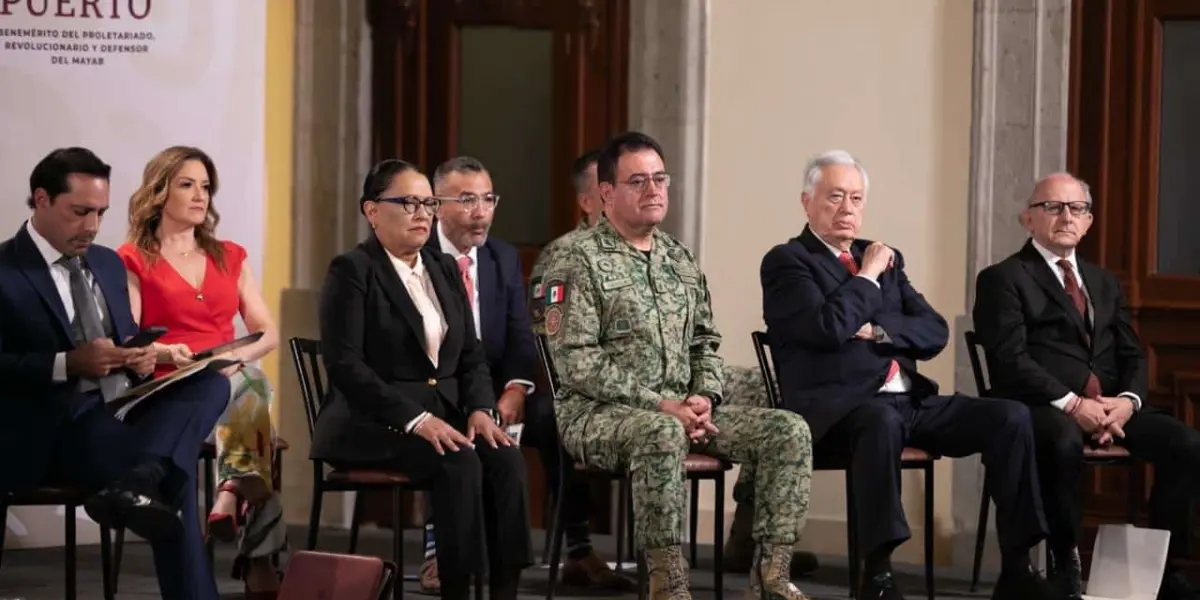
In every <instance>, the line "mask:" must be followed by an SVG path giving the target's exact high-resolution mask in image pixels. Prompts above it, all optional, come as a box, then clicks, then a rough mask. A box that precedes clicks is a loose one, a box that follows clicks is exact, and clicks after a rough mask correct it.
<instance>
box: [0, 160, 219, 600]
mask: <svg viewBox="0 0 1200 600" xmlns="http://www.w3.org/2000/svg"><path fill="white" fill-rule="evenodd" d="M110 170H111V169H110V168H109V166H108V165H106V164H104V162H103V161H101V160H100V159H99V158H98V157H97V156H96V155H95V154H93V153H92V152H90V151H89V150H86V149H84V148H65V149H59V150H55V151H54V152H51V153H50V154H49V155H47V156H46V157H45V158H43V159H42V161H41V162H39V163H38V165H37V166H36V167H35V168H34V170H33V173H32V175H30V178H29V191H30V196H29V200H28V204H29V207H30V208H31V209H32V210H33V215H32V217H31V218H30V219H29V221H28V222H27V223H25V224H24V225H22V226H21V229H20V230H19V231H18V232H17V234H16V236H14V237H12V238H10V239H8V240H6V241H4V242H3V243H2V244H0V494H4V493H7V492H9V491H21V490H25V489H29V488H32V487H35V486H39V485H73V486H80V487H83V488H85V489H94V490H100V491H99V492H98V493H96V494H95V495H94V496H92V497H91V498H89V499H88V500H87V502H86V504H85V505H84V508H85V510H86V511H87V513H88V515H89V516H90V517H91V518H92V519H93V520H95V521H96V522H97V523H99V524H100V525H101V526H103V527H126V528H128V529H129V530H130V531H132V532H134V533H136V534H137V535H139V536H141V537H143V538H145V539H147V540H148V541H149V542H150V544H151V547H152V549H153V551H154V563H155V568H156V570H157V571H158V581H159V587H160V590H161V593H162V597H163V598H168V599H180V598H189V599H191V598H194V599H203V600H216V598H217V590H216V584H215V582H214V581H213V577H212V573H211V571H210V570H209V565H208V561H207V560H206V559H205V557H204V553H203V546H202V542H201V537H200V528H199V522H198V517H197V513H196V494H195V487H194V486H195V481H196V463H197V460H198V456H199V453H200V445H201V443H202V442H203V441H204V439H205V438H206V437H208V435H209V433H211V432H212V428H213V426H214V425H215V424H216V422H217V419H218V418H219V417H220V416H221V412H222V411H223V410H224V409H225V405H226V404H227V403H228V401H229V380H228V379H226V378H225V377H222V376H221V375H220V374H218V373H216V372H208V371H206V372H202V373H199V374H197V375H194V376H192V377H190V378H189V379H187V380H185V381H182V382H179V383H177V384H175V385H172V386H171V387H168V388H167V389H164V390H162V391H161V392H159V393H157V394H155V395H154V396H153V397H151V398H148V399H147V400H146V401H145V402H143V403H141V404H139V405H138V406H137V407H135V408H133V409H132V410H131V411H130V412H129V414H128V415H126V417H125V418H124V420H118V419H116V418H115V417H114V416H113V415H112V414H111V412H110V411H109V410H107V409H106V407H105V404H106V401H110V400H114V399H119V398H120V397H121V396H122V394H123V393H124V392H125V391H126V390H128V389H129V387H130V386H131V385H135V384H137V383H140V382H141V381H143V380H144V379H145V378H146V377H147V376H148V375H149V374H151V373H152V372H153V370H154V361H155V354H154V351H153V350H151V349H150V348H149V347H148V346H147V347H145V348H138V349H133V348H122V347H120V346H119V344H121V343H122V342H124V341H125V340H127V339H128V338H130V337H132V336H133V335H134V334H136V333H137V324H136V323H134V321H133V315H132V313H131V312H130V309H129V296H128V292H127V288H126V285H125V269H124V266H123V265H122V263H121V259H120V258H118V257H117V254H116V253H115V252H113V251H112V250H111V249H109V248H104V247H102V246H97V245H93V244H92V241H93V240H94V239H95V237H96V233H97V232H98V231H99V228H100V221H101V219H102V218H103V216H104V213H105V211H107V210H108V196H109V187H108V182H109V173H110ZM176 511H181V515H179V516H177V514H176ZM67 518H72V519H73V518H75V517H74V515H68V516H67ZM181 519H182V520H181Z"/></svg>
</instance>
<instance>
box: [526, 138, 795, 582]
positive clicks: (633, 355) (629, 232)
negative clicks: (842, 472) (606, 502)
mask: <svg viewBox="0 0 1200 600" xmlns="http://www.w3.org/2000/svg"><path fill="white" fill-rule="evenodd" d="M597 171H598V177H599V180H600V187H601V192H602V194H603V196H604V208H605V215H606V217H607V220H606V221H604V222H602V223H600V224H599V225H597V226H596V227H594V228H592V229H589V230H588V231H586V232H583V233H581V234H579V237H578V238H577V239H575V240H574V241H573V242H572V243H571V244H569V245H568V246H567V247H565V248H563V249H562V250H561V251H560V252H559V256H557V257H556V258H555V260H554V262H553V264H551V265H550V267H549V268H548V269H547V271H546V274H545V277H544V279H543V281H542V284H543V290H542V291H543V292H544V295H545V302H546V309H545V313H544V319H545V323H544V326H545V331H546V335H547V337H548V339H549V341H550V350H551V354H552V357H553V359H554V363H555V365H556V367H557V370H558V375H559V378H560V380H561V383H562V390H561V394H560V397H559V398H557V401H556V403H555V416H556V418H557V422H558V429H559V434H560V436H561V438H562V440H563V444H564V445H565V446H566V448H567V450H568V451H569V452H570V453H571V454H572V455H573V456H574V457H575V458H576V459H578V460H581V461H583V462H584V463H586V464H590V465H595V466H597V467H601V468H606V469H613V470H617V469H627V470H628V471H629V473H630V477H631V479H632V485H633V504H634V515H635V519H636V521H635V539H636V540H637V542H638V545H639V546H640V547H641V548H642V549H644V551H645V554H646V562H647V566H648V567H649V570H650V593H651V598H652V599H654V600H663V599H667V598H670V599H673V600H678V599H683V598H690V597H691V596H690V594H689V592H688V574H687V565H686V564H685V562H684V560H683V554H682V551H681V547H680V541H681V539H682V530H683V509H684V505H685V501H684V498H685V486H684V466H683V461H684V458H685V456H686V455H687V453H688V452H689V449H690V450H691V451H697V452H703V453H706V454H711V455H714V456H720V457H724V458H727V459H730V460H732V461H735V462H740V463H747V464H749V465H751V466H752V467H753V469H754V472H755V474H756V475H757V477H756V480H755V488H756V489H755V501H756V505H755V522H754V528H753V533H752V537H753V539H754V541H755V544H756V546H755V552H754V561H753V562H754V564H753V568H752V569H751V573H750V590H749V597H752V598H755V599H758V598H767V597H769V598H772V599H778V600H800V599H802V598H806V596H805V595H804V594H802V593H801V592H800V590H799V589H797V588H796V586H795V585H793V584H792V583H791V582H790V581H789V565H790V563H791V560H792V548H793V546H794V545H795V543H796V540H797V537H798V534H797V530H798V528H799V523H800V522H801V521H802V519H803V518H804V515H805V514H806V513H807V511H808V495H809V484H810V476H811V472H812V452H811V443H810V440H811V438H810V436H809V431H808V426H807V424H805V422H804V420H803V419H802V418H798V416H797V415H795V414H793V413H787V412H783V411H774V410H772V409H767V408H759V407H750V406H737V405H722V404H721V401H722V399H723V398H724V389H725V381H724V370H723V363H722V361H721V358H720V356H718V355H717V349H718V348H719V346H720V342H721V336H720V334H719V333H718V332H717V331H716V329H715V328H714V326H713V323H712V310H711V307H710V305H709V294H708V287H707V283H706V281H705V279H704V275H703V274H702V273H701V272H700V269H699V267H698V266H697V265H696V262H695V259H694V257H693V256H692V254H691V252H690V251H689V250H688V249H687V248H685V247H684V246H683V245H682V244H680V243H679V242H678V241H676V240H674V239H673V238H671V237H670V236H669V235H667V234H665V233H662V232H661V231H658V230H657V225H658V224H659V223H661V222H662V219H663V217H665V215H666V209H667V195H666V191H667V186H668V185H669V182H670V178H669V176H668V175H667V174H666V172H665V171H664V167H663V160H662V151H661V149H660V147H659V145H658V143H657V142H655V141H654V140H653V139H651V138H649V137H647V136H645V135H642V134H639V133H628V134H624V135H622V136H618V137H617V138H615V139H614V140H612V141H611V142H610V143H609V144H608V146H607V147H606V148H605V149H604V150H603V151H602V152H601V155H600V159H599V161H598V167H597Z"/></svg>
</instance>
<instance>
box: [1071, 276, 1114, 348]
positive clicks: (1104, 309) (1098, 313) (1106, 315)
mask: <svg viewBox="0 0 1200 600" xmlns="http://www.w3.org/2000/svg"><path fill="white" fill-rule="evenodd" d="M1075 262H1077V263H1078V264H1079V277H1080V278H1081V279H1083V288H1084V289H1085V290H1086V291H1087V292H1086V293H1087V297H1088V299H1089V300H1091V304H1092V329H1091V330H1092V337H1095V332H1097V331H1100V330H1101V329H1103V328H1104V327H1105V326H1106V325H1107V323H1108V320H1109V319H1111V318H1112V309H1113V307H1111V306H1109V305H1108V302H1106V301H1102V300H1106V299H1107V298H1109V297H1111V294H1109V293H1108V290H1106V289H1104V277H1103V276H1101V274H1100V268H1099V267H1097V266H1096V265H1093V264H1092V263H1089V262H1084V261H1082V260H1077V261H1075Z"/></svg>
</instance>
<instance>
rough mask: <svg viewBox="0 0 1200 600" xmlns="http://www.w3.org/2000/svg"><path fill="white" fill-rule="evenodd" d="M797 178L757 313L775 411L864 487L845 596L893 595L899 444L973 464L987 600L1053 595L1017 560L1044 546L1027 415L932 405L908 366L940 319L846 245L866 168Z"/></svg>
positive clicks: (939, 398) (820, 159)
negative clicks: (796, 198)
mask: <svg viewBox="0 0 1200 600" xmlns="http://www.w3.org/2000/svg"><path fill="white" fill-rule="evenodd" d="M802 177H803V178H804V179H803V180H804V192H803V193H802V194H801V197H800V201H801V203H802V204H803V206H804V212H805V214H807V216H808V225H807V226H805V228H804V231H803V232H802V233H801V234H800V236H799V237H796V238H794V239H792V240H791V241H789V242H788V243H786V244H781V245H779V246H776V247H775V248H773V249H772V250H770V251H769V252H768V253H767V254H766V256H765V257H763V261H762V269H761V277H762V289H763V316H764V319H765V320H766V323H767V335H768V338H769V339H770V342H771V350H772V356H773V357H774V360H775V363H776V366H777V372H778V373H779V384H780V390H781V392H782V396H783V404H784V407H785V408H787V409H789V410H793V411H795V412H798V413H800V414H801V415H803V416H804V418H805V420H807V421H808V424H809V427H811V428H812V436H813V439H814V440H815V446H814V452H815V453H816V454H818V455H821V454H824V455H826V456H830V455H833V456H844V457H846V458H848V459H849V461H850V465H851V472H852V473H853V477H854V485H855V486H856V487H857V488H858V489H860V490H869V493H861V494H859V495H858V496H857V499H856V504H855V506H853V507H850V510H853V511H855V515H856V519H857V521H858V537H859V545H860V547H861V548H863V549H864V550H866V551H867V552H866V553H865V556H866V565H865V568H864V574H863V581H862V583H861V587H860V589H859V594H858V598H863V599H866V598H870V599H871V600H877V599H884V600H893V599H896V598H903V595H902V594H901V592H900V590H899V588H898V587H897V586H896V582H895V580H894V578H893V577H892V573H891V561H890V557H891V554H892V551H893V550H894V549H895V548H896V547H897V546H899V545H900V544H901V543H903V542H904V541H905V540H907V539H908V538H909V536H910V535H911V533H910V531H909V529H908V524H907V523H906V522H905V519H904V507H903V505H902V504H901V500H900V453H901V451H902V450H903V448H904V447H905V446H914V447H917V448H921V449H924V450H927V451H929V452H931V453H934V454H940V455H943V456H954V457H959V456H968V455H971V454H975V453H979V454H982V458H983V464H984V465H985V466H986V467H987V475H986V476H987V481H988V486H989V487H990V488H991V490H992V498H993V500H994V501H995V503H996V523H997V526H996V529H997V533H998V534H999V538H1000V548H1001V551H1002V553H1003V566H1002V570H1001V574H1000V579H999V581H997V583H996V588H995V590H994V591H993V596H992V597H993V598H997V599H1003V600H1010V599H1011V600H1031V599H1036V598H1055V597H1056V593H1055V592H1054V590H1053V588H1051V587H1050V586H1049V585H1048V584H1047V582H1046V581H1045V580H1044V579H1042V578H1041V577H1040V575H1038V574H1037V573H1036V572H1035V571H1034V570H1033V568H1032V566H1031V565H1030V561H1029V549H1030V548H1032V547H1033V546H1034V545H1036V544H1038V543H1039V542H1040V541H1041V540H1042V539H1043V538H1044V537H1045V535H1046V525H1045V517H1044V516H1043V514H1042V503H1041V498H1040V497H1039V496H1038V485H1037V483H1038V482H1037V477H1036V474H1035V466H1034V455H1033V431H1032V428H1031V426H1030V423H1029V411H1028V410H1027V409H1026V408H1025V406H1024V405H1022V404H1020V403H1018V402H1012V401H1009V400H993V399H981V398H972V397H968V396H964V395H961V394H954V395H950V396H944V395H938V386H937V383H935V382H934V381H932V380H930V379H927V378H925V377H923V376H922V375H921V374H920V373H918V372H917V361H919V360H929V359H932V358H933V357H935V356H937V355H938V354H939V353H940V352H941V351H942V350H943V349H944V348H945V347H946V343H947V341H948V339H949V331H948V329H947V327H946V321H945V319H943V318H942V316H941V315H939V314H938V313H937V311H936V310H934V309H933V307H931V306H930V305H929V303H927V302H926V301H925V298H924V297H922V296H921V294H920V293H918V292H917V291H916V290H915V289H914V288H913V286H912V285H911V284H910V283H909V280H908V275H907V274H906V272H905V269H904V258H903V256H901V254H900V253H899V252H897V251H895V250H893V249H892V248H890V247H888V246H885V245H884V244H882V243H880V242H871V241H868V240H863V239H859V238H858V231H859V227H860V226H861V224H862V217H863V213H864V212H865V209H866V207H867V192H868V189H869V183H868V179H867V173H866V169H865V168H864V167H863V166H862V164H860V163H859V162H858V161H857V160H856V159H855V158H854V157H853V156H851V155H850V154H849V153H846V152H843V151H836V150H835V151H832V152H827V153H824V154H821V155H818V156H817V157H815V158H813V159H812V160H811V161H810V162H809V163H808V165H807V166H806V167H805V169H804V172H803V173H802Z"/></svg>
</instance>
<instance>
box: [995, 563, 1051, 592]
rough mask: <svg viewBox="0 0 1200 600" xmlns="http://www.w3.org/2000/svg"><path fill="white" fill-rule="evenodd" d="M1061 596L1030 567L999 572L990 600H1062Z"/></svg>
mask: <svg viewBox="0 0 1200 600" xmlns="http://www.w3.org/2000/svg"><path fill="white" fill-rule="evenodd" d="M1062 598H1063V594H1062V592H1060V591H1058V589H1057V588H1055V587H1054V586H1052V585H1050V582H1048V581H1046V580H1045V579H1044V578H1043V577H1042V575H1041V573H1038V572H1037V571H1034V570H1033V568H1032V567H1027V568H1023V569H1008V570H1006V571H1001V572H1000V579H999V580H998V581H996V588H995V589H994V590H992V600H1062Z"/></svg>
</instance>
